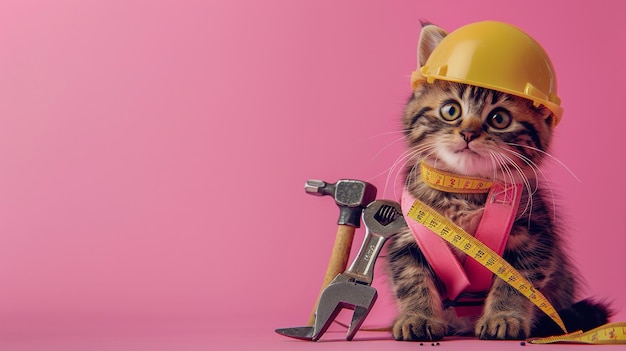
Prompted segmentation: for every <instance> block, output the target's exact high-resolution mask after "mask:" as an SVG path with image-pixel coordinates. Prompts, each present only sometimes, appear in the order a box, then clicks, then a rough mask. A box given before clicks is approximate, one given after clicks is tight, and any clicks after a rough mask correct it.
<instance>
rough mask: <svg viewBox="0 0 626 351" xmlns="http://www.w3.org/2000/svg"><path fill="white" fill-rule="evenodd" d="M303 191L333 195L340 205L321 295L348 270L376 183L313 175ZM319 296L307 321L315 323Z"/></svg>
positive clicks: (318, 194) (374, 196) (374, 195)
mask: <svg viewBox="0 0 626 351" xmlns="http://www.w3.org/2000/svg"><path fill="white" fill-rule="evenodd" d="M304 191H306V192H307V193H308V194H311V195H317V196H324V195H330V196H332V197H333V199H335V203H337V206H339V219H338V220H337V224H338V228H337V235H336V237H335V244H334V246H333V251H332V253H331V256H330V261H329V262H328V268H326V275H325V276H324V282H323V283H322V288H321V289H320V295H321V293H322V292H323V291H324V289H325V288H326V287H327V286H328V284H330V282H331V281H332V280H333V279H335V277H336V276H337V275H338V274H340V273H343V272H344V271H345V270H346V265H347V264H348V259H349V258H350V249H351V247H352V239H353V238H354V231H355V228H359V227H360V224H361V212H362V211H363V209H364V208H365V207H366V206H367V205H368V204H369V203H370V202H372V201H374V200H375V199H376V187H375V186H374V185H372V184H369V183H367V182H364V181H361V180H353V179H341V180H339V181H337V183H326V182H324V181H322V180H315V179H310V180H307V181H306V183H305V184H304ZM318 303H319V296H318V298H317V301H316V302H315V306H314V307H313V311H312V312H311V315H310V316H309V323H308V325H314V324H315V311H316V310H317V305H318Z"/></svg>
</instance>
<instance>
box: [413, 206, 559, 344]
mask: <svg viewBox="0 0 626 351" xmlns="http://www.w3.org/2000/svg"><path fill="white" fill-rule="evenodd" d="M408 216H409V217H410V218H412V219H414V220H416V221H417V222H419V223H421V224H423V225H424V226H426V227H428V228H429V229H430V230H432V231H433V232H435V233H437V234H438V235H439V236H440V237H441V238H443V239H444V240H446V241H447V242H449V243H450V244H452V245H454V246H455V247H456V248H458V249H459V250H461V251H463V252H464V253H465V254H467V255H468V256H470V257H472V258H474V259H475V260H477V261H478V262H480V264H482V265H483V266H485V267H486V268H487V269H489V270H490V271H491V272H493V273H494V274H495V275H497V276H498V277H500V278H501V279H502V280H504V281H505V282H507V283H508V284H510V285H511V286H512V287H513V288H515V289H516V290H517V291H519V292H520V293H522V294H523V295H524V296H526V297H527V298H528V299H529V300H530V301H532V303H534V304H535V305H536V306H537V307H539V309H541V310H542V311H543V312H544V313H545V314H547V315H548V316H549V317H550V318H552V320H553V321H554V322H556V324H557V325H558V326H559V327H561V329H563V331H564V332H565V333H567V329H565V324H563V321H562V320H561V317H560V316H559V314H558V313H557V312H556V309H555V308H554V307H553V306H552V305H551V304H550V302H548V299H546V297H545V296H543V294H542V293H541V292H539V291H538V290H537V289H535V288H534V287H533V285H532V283H530V282H529V281H528V280H527V279H526V278H524V276H522V275H521V274H520V273H519V272H518V271H517V270H516V269H515V268H513V266H511V265H510V264H509V263H508V262H507V261H505V260H504V259H503V258H502V257H500V255H498V254H497V253H496V252H495V251H493V250H492V249H490V248H489V247H488V246H487V245H485V244H483V243H482V242H481V241H479V240H478V239H476V238H474V237H473V236H471V235H470V234H468V233H467V232H466V231H465V230H463V229H462V228H461V227H459V226H457V225H456V224H454V223H452V221H450V220H449V219H447V218H446V217H444V216H442V215H441V214H439V213H438V212H437V211H435V210H433V209H432V208H430V207H429V206H427V205H426V204H424V203H423V202H421V201H419V200H416V201H415V203H413V206H412V207H411V209H410V210H409V213H408Z"/></svg>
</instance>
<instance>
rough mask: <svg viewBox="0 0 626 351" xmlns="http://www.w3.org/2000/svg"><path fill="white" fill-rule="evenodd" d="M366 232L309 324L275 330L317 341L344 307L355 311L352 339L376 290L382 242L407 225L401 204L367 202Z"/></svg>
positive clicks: (349, 330) (369, 306) (364, 212)
mask: <svg viewBox="0 0 626 351" xmlns="http://www.w3.org/2000/svg"><path fill="white" fill-rule="evenodd" d="M363 223H364V224H365V228H366V232H365V238H364V239H363V244H362V245H361V248H360V250H359V253H358V254H357V257H356V258H355V259H354V261H353V262H352V264H351V265H350V267H349V268H348V269H347V270H346V271H344V272H343V273H341V274H339V275H337V277H335V279H334V280H333V281H332V282H331V283H330V284H329V285H328V287H326V289H324V291H323V292H322V294H321V296H320V300H319V304H318V307H317V310H316V313H315V324H314V325H313V326H310V327H296V328H283V329H276V332H277V333H278V334H281V335H285V336H288V337H292V338H296V339H302V340H312V341H317V340H319V339H320V338H321V336H322V335H323V334H324V332H326V330H327V329H328V327H330V325H331V323H332V322H333V321H334V319H335V317H336V316H337V314H339V312H340V311H341V310H342V309H343V308H348V309H352V310H354V314H353V316H352V321H351V322H350V326H349V327H348V333H347V337H346V339H347V340H352V339H353V338H354V335H355V334H356V332H357V331H358V330H359V328H360V327H361V325H362V324H363V322H364V321H365V318H366V317H367V315H368V313H369V312H370V310H371V308H372V306H373V305H374V302H376V298H377V296H378V293H377V291H376V289H375V288H373V287H372V286H371V285H372V280H373V278H374V264H375V263H376V259H377V258H378V254H379V253H380V250H381V249H382V247H383V245H384V244H385V241H386V240H387V239H388V238H390V237H391V236H393V235H395V234H397V233H398V232H400V231H401V230H402V229H403V228H404V227H406V222H405V220H404V217H403V216H402V210H401V208H400V204H398V203H397V202H393V201H388V200H377V201H374V202H372V203H370V204H369V205H368V206H367V207H366V208H365V210H364V211H363Z"/></svg>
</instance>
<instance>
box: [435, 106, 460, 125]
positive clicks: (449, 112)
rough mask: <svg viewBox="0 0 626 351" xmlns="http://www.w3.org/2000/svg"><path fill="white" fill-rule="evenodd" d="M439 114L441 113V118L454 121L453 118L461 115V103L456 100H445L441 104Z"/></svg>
mask: <svg viewBox="0 0 626 351" xmlns="http://www.w3.org/2000/svg"><path fill="white" fill-rule="evenodd" d="M439 114H440V115H441V118H443V119H445V120H446V121H454V120H455V119H457V118H459V117H461V105H459V103H458V102H456V101H450V102H447V103H445V104H444V105H443V106H441V108H440V109H439Z"/></svg>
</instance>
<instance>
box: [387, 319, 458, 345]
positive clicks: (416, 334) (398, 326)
mask: <svg viewBox="0 0 626 351" xmlns="http://www.w3.org/2000/svg"><path fill="white" fill-rule="evenodd" d="M446 331H447V326H446V324H445V323H443V322H442V321H440V320H438V319H436V318H432V317H426V316H423V315H420V314H407V315H404V316H400V317H399V318H398V319H397V320H396V321H395V322H394V324H393V328H392V333H393V337H394V338H395V339H396V340H399V341H420V340H421V341H434V340H441V339H443V337H444V336H445V334H446Z"/></svg>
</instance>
